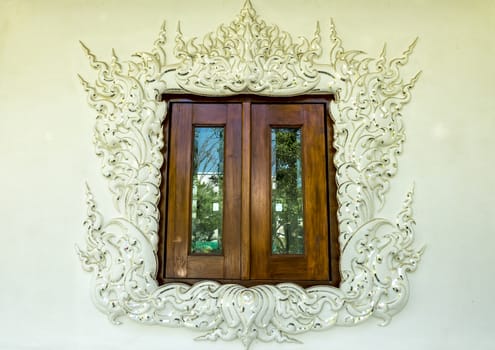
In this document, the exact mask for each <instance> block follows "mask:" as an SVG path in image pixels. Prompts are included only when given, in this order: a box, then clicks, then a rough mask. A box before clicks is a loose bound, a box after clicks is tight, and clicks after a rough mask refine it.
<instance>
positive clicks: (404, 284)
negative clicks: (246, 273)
mask: <svg viewBox="0 0 495 350" xmlns="http://www.w3.org/2000/svg"><path fill="white" fill-rule="evenodd" d="M165 38H166V35H165V26H163V28H162V30H161V32H160V34H159V38H158V40H157V41H156V42H155V45H154V47H153V49H152V50H151V52H149V53H147V52H140V53H137V54H136V55H135V59H133V60H130V61H121V60H120V59H119V58H118V57H117V56H116V54H115V53H113V55H112V59H111V60H110V62H103V61H100V60H98V59H97V58H96V56H95V55H94V54H93V53H92V52H91V51H90V50H89V49H88V48H87V47H86V46H84V45H83V49H84V51H85V53H86V54H87V56H88V57H89V61H90V64H91V66H92V68H94V69H95V70H96V72H97V74H98V76H97V79H96V81H95V82H94V83H89V82H87V81H85V80H84V79H83V78H81V82H82V85H83V87H84V89H85V90H86V91H87V93H88V101H89V104H90V106H91V107H92V108H94V109H95V111H96V114H97V116H96V126H95V134H94V143H95V146H96V153H97V155H98V156H99V157H100V158H101V160H102V163H101V165H102V172H103V175H104V176H105V177H106V178H107V179H108V184H109V190H110V192H111V194H112V197H113V199H114V204H115V207H116V209H117V210H118V213H119V215H118V216H117V217H113V218H106V217H105V218H104V217H103V214H102V213H100V212H99V211H98V209H97V206H96V203H95V199H94V196H93V194H92V193H91V191H90V189H89V187H88V189H87V204H88V214H87V220H86V223H85V225H86V228H87V234H86V245H85V246H84V247H82V248H78V253H79V255H80V258H81V261H82V265H83V267H84V268H85V269H86V270H88V271H92V273H93V276H94V280H93V282H92V285H91V288H92V292H93V299H94V302H95V304H96V306H97V307H98V309H100V310H101V311H102V312H104V313H105V314H107V315H108V317H109V318H110V319H111V320H112V321H113V322H119V321H120V319H122V318H126V317H127V318H130V319H132V320H135V321H138V322H141V323H145V324H161V325H165V326H171V327H188V328H191V329H194V330H197V331H200V332H202V335H200V336H199V337H198V339H208V340H216V339H223V340H232V339H240V340H241V341H242V343H243V344H244V345H245V346H246V347H249V346H250V345H251V344H252V342H253V341H254V340H261V341H277V342H286V341H297V340H296V338H295V337H294V336H295V335H297V334H300V333H302V332H307V331H310V330H320V329H325V328H329V327H332V326H337V325H338V326H352V325H356V324H358V323H360V322H362V321H364V320H366V319H368V318H370V317H375V318H378V319H380V320H381V323H382V324H387V323H388V322H389V321H390V319H391V317H392V316H393V315H395V314H396V313H397V312H399V311H400V310H401V309H402V308H403V307H404V305H405V304H406V302H407V299H408V294H409V284H408V279H407V273H408V272H412V271H414V270H415V269H416V266H417V263H418V262H419V260H420V256H421V250H419V249H418V248H417V247H415V244H414V233H413V225H414V220H413V217H412V209H411V202H412V194H413V193H412V190H411V191H409V192H408V193H407V197H406V200H405V202H404V205H403V207H402V209H400V210H399V213H398V215H397V218H396V219H395V222H394V221H389V220H386V219H382V218H378V217H376V215H377V211H378V210H379V209H380V208H381V206H382V205H383V203H384V201H385V193H386V192H387V190H388V188H389V181H390V179H391V178H392V177H393V176H394V175H395V174H396V172H397V168H398V159H397V158H398V156H399V154H400V153H401V151H402V145H403V143H404V139H405V134H404V126H403V123H402V116H401V114H400V111H401V109H402V107H403V106H404V104H406V103H407V102H408V101H409V100H410V90H411V89H412V88H413V86H414V84H415V82H416V80H417V78H418V76H415V77H413V78H412V79H411V80H409V81H406V82H404V80H403V77H402V76H401V71H400V68H401V66H402V65H405V64H406V63H407V61H408V57H409V55H410V54H411V53H412V50H413V48H414V45H415V43H413V44H412V45H411V46H410V47H409V48H408V49H407V50H406V51H405V52H404V54H403V55H402V56H400V57H398V58H395V59H392V60H389V59H387V57H386V55H385V50H383V52H382V54H381V55H380V56H379V57H378V58H371V57H368V56H367V55H365V54H364V53H360V52H357V51H346V50H345V49H344V48H343V47H342V45H341V41H340V39H339V38H338V36H337V34H336V31H335V28H334V25H333V23H332V26H331V32H330V45H331V51H330V57H328V58H326V59H321V57H320V56H321V52H322V51H321V48H320V40H321V39H320V30H319V27H318V26H317V29H316V33H315V36H314V38H312V39H311V40H309V39H304V38H303V39H301V41H300V42H298V43H294V42H293V40H292V38H291V36H290V35H289V34H288V33H286V32H283V31H281V30H280V29H279V28H278V27H277V26H273V25H266V24H265V22H264V21H262V20H261V19H260V18H259V16H258V15H257V14H256V12H255V11H254V9H253V7H252V5H251V4H250V2H249V1H248V2H246V4H245V5H244V7H243V9H242V10H241V12H240V14H239V16H238V17H237V18H236V19H235V20H234V21H233V22H232V23H230V24H227V25H221V26H220V27H219V28H218V29H217V30H216V31H214V32H212V33H210V34H207V35H206V36H205V37H204V39H203V40H202V42H201V43H200V44H197V43H196V42H195V41H194V40H185V39H184V38H183V35H182V34H181V33H180V31H179V33H178V36H177V39H176V45H175V53H176V56H177V58H178V62H174V63H173V64H167V62H166V60H165V54H164V47H165V44H166V43H165ZM317 59H321V61H317ZM171 75H172V79H174V80H175V81H176V83H177V85H178V86H180V91H182V92H184V93H195V94H201V95H210V96H225V95H233V94H238V93H251V94H259V95H267V96H289V95H297V94H311V93H321V92H326V93H334V94H336V97H337V98H336V100H335V101H334V102H332V104H331V117H332V119H333V122H334V130H335V135H334V147H335V148H336V155H335V165H336V168H337V175H336V177H337V185H338V200H339V210H338V220H339V229H340V234H339V240H340V245H341V255H342V257H341V267H340V269H341V274H342V283H341V286H340V288H335V287H330V286H316V287H311V288H307V289H304V288H301V287H299V286H297V285H294V284H291V283H284V284H279V285H262V286H256V287H252V288H246V287H243V286H239V285H231V284H230V285H221V284H218V283H216V282H213V281H204V282H201V283H198V284H195V285H193V286H189V285H185V284H179V283H169V284H165V285H162V286H158V283H157V282H156V279H155V278H156V272H157V264H156V254H157V243H158V234H157V232H158V223H159V210H158V207H157V206H158V202H159V196H160V191H159V185H160V181H161V173H160V168H161V166H162V164H163V161H164V159H163V156H162V148H163V145H164V140H163V136H162V122H163V118H164V116H165V115H166V113H165V112H166V108H167V106H166V104H165V103H164V102H160V101H159V96H160V95H161V94H162V93H165V92H168V91H170V90H171V89H170V88H168V87H167V83H166V81H167V77H170V76H171ZM176 91H177V90H176V89H174V92H176ZM165 161H166V160H165Z"/></svg>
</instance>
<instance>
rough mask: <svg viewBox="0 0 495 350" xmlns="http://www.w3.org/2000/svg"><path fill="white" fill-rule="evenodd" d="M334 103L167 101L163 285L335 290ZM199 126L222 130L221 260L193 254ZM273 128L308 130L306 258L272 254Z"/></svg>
mask: <svg viewBox="0 0 495 350" xmlns="http://www.w3.org/2000/svg"><path fill="white" fill-rule="evenodd" d="M331 98H332V96H318V95H312V96H303V97H290V98H288V97H284V98H277V99H275V98H267V97H258V96H251V95H239V96H234V97H227V98H209V97H199V96H192V95H167V96H164V99H165V100H166V101H167V103H168V104H169V114H168V115H167V118H166V122H165V123H164V135H165V138H164V139H165V140H167V138H168V142H166V143H165V146H164V157H165V159H166V160H168V161H166V162H165V163H164V168H163V173H162V176H163V177H162V179H163V183H162V186H161V191H162V198H161V201H160V212H161V213H160V214H161V219H160V230H159V233H160V242H159V245H158V253H159V257H158V258H159V264H160V266H159V275H158V280H159V282H161V283H165V282H172V281H181V282H186V283H195V282H197V281H200V280H201V279H212V280H217V281H220V282H223V283H240V284H244V285H246V286H252V285H256V284H267V283H280V282H284V281H291V282H295V283H298V284H300V285H302V286H310V285H317V284H327V285H328V284H331V285H338V284H339V282H340V271H339V252H340V250H339V246H338V225H337V219H336V213H337V199H336V184H335V167H334V165H333V154H334V150H333V148H332V139H333V129H332V121H331V120H330V118H329V117H328V116H329V110H328V104H329V101H330V99H331ZM198 125H199V126H219V125H222V126H224V127H225V154H224V159H225V163H224V166H225V168H224V169H225V175H224V213H223V218H224V222H223V230H222V231H223V253H222V254H221V255H197V254H195V255H191V254H190V253H189V251H190V230H191V228H190V226H191V221H190V220H191V191H192V184H191V176H192V173H191V171H192V169H191V167H192V140H193V130H194V129H193V128H194V126H198ZM272 126H275V127H293V126H299V127H301V128H302V135H303V136H302V139H303V141H302V158H303V159H302V164H303V193H304V204H303V207H304V213H303V215H304V230H305V234H306V239H305V253H304V254H303V255H272V254H271V232H270V231H271V216H270V212H271V192H270V191H271V168H270V149H271V143H270V142H271V136H270V128H271V127H272ZM168 136H169V137H168Z"/></svg>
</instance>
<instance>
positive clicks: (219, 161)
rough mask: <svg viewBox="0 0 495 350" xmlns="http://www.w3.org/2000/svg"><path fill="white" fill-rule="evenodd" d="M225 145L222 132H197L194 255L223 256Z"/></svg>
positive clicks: (194, 186) (194, 166)
mask: <svg viewBox="0 0 495 350" xmlns="http://www.w3.org/2000/svg"><path fill="white" fill-rule="evenodd" d="M223 144H224V143H223V128H208V127H197V128H195V134H194V156H193V178H192V185H193V198H192V230H191V231H192V242H191V252H192V253H199V254H220V253H221V252H222V216H223V215H222V214H223V149H224V147H223Z"/></svg>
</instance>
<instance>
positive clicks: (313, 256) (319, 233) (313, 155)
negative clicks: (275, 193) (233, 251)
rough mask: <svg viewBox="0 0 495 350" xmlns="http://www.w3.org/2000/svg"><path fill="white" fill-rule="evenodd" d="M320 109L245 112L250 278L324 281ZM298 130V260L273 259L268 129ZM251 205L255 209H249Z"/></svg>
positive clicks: (271, 107) (278, 107) (269, 107)
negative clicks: (248, 149) (300, 191)
mask: <svg viewBox="0 0 495 350" xmlns="http://www.w3.org/2000/svg"><path fill="white" fill-rule="evenodd" d="M324 111H325V109H324V106H323V105H322V104H253V105H252V107H251V121H252V123H251V129H252V140H251V143H252V157H251V167H252V171H251V202H252V203H253V204H252V206H251V232H252V238H251V278H252V279H261V280H266V279H277V280H284V279H286V280H328V278H329V272H328V207H327V193H328V192H327V180H326V179H327V177H326V176H327V174H326V168H327V166H326V164H327V163H326V135H325V115H324ZM273 127H276V128H279V127H290V128H296V127H300V128H301V129H302V169H303V194H304V196H303V203H304V205H303V208H304V209H303V218H304V236H305V239H304V246H305V247H304V254H301V255H274V254H272V245H271V214H270V213H271V211H272V203H271V198H272V196H271V158H270V157H271V137H270V133H271V129H272V128H273ZM254 203H256V205H254Z"/></svg>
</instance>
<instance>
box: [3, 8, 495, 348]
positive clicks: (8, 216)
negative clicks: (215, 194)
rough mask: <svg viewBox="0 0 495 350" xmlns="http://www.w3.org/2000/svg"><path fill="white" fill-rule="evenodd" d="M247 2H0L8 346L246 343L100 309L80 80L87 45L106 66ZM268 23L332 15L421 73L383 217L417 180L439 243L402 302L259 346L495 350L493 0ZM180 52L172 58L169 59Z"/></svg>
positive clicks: (353, 40)
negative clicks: (89, 239)
mask: <svg viewBox="0 0 495 350" xmlns="http://www.w3.org/2000/svg"><path fill="white" fill-rule="evenodd" d="M241 1H242V0H235V1H230V0H209V1H207V2H206V1H200V0H195V1H191V0H187V1H186V0H183V1H172V0H160V1H158V0H156V1H151V0H149V1H123V0H118V1H117V0H115V1H114V0H112V1H97V0H86V1H83V0H80V1H62V0H56V1H55V0H54V1H48V0H47V1H35V0H31V1H28V0H24V1H22V0H2V1H1V2H0V161H1V163H0V164H1V168H0V180H1V181H0V349H96V350H98V349H119V350H125V349H136V348H139V349H175V348H183V349H192V348H194V349H214V348H215V349H231V348H234V349H241V348H242V347H241V345H240V343H239V342H234V343H217V344H213V343H196V342H194V341H193V340H192V338H193V337H194V336H195V334H194V333H192V332H191V331H186V330H182V329H167V328H159V327H143V326H139V325H135V324H133V323H130V322H126V323H125V324H124V325H123V326H120V327H116V326H113V325H111V324H110V323H109V322H108V321H107V320H106V318H105V316H103V315H102V314H100V313H99V312H98V311H97V310H96V309H95V308H94V307H93V305H92V304H91V300H90V295H89V279H90V275H89V274H86V273H83V271H82V270H81V268H80V265H79V261H78V259H77V257H76V254H75V251H74V244H75V243H82V242H83V234H84V231H83V227H82V221H83V219H84V213H85V207H84V183H85V181H88V182H89V183H91V185H92V187H93V188H94V191H95V193H101V194H99V198H98V200H99V202H100V203H102V205H103V206H104V205H107V206H108V209H109V208H111V206H109V204H105V203H109V198H108V197H107V196H106V195H105V182H104V181H103V180H102V179H101V176H100V174H99V167H98V166H99V163H98V161H97V159H96V157H95V156H94V155H93V147H92V144H91V138H92V135H91V133H92V126H93V118H94V113H93V111H92V110H90V109H89V107H87V104H86V97H85V94H84V92H83V89H82V88H81V87H80V85H79V83H78V80H77V78H76V74H77V73H82V74H83V75H84V76H85V77H87V78H88V79H92V78H93V77H94V75H93V74H92V72H91V71H90V69H89V68H88V65H87V62H86V58H85V56H84V55H83V53H82V51H81V49H80V47H79V44H78V40H79V39H81V40H83V41H84V42H85V43H87V44H88V45H89V46H90V47H91V48H92V49H93V50H94V52H96V53H97V54H98V55H99V56H100V57H103V58H105V59H107V58H108V57H109V55H110V48H111V47H115V48H116V49H117V52H118V54H119V56H120V57H121V58H126V57H128V55H129V54H130V53H132V52H133V51H138V50H147V49H149V48H150V47H151V44H152V42H153V41H154V40H155V38H156V35H157V33H158V29H159V27H160V25H161V23H162V21H163V20H164V19H167V21H168V28H169V33H170V34H169V44H170V45H171V44H173V35H174V31H175V26H176V22H177V20H178V19H181V21H182V28H183V32H184V34H185V35H186V36H190V35H193V34H196V33H197V34H200V33H202V32H204V31H207V30H211V29H213V28H215V27H216V25H217V24H219V23H221V22H227V21H230V20H231V19H232V18H233V16H234V15H235V14H237V13H238V11H239V9H240V8H241V6H242V3H241ZM253 2H254V6H255V8H256V9H257V10H258V13H259V14H261V15H262V16H263V17H264V19H265V20H267V22H270V23H276V24H278V25H280V26H281V27H282V28H283V29H286V30H288V31H290V32H291V33H293V34H295V35H298V34H302V35H310V34H311V33H312V32H313V30H314V22H315V20H320V21H322V30H323V33H322V34H323V39H324V40H325V39H326V38H327V33H328V19H329V18H330V17H333V18H334V20H335V22H336V25H337V29H338V31H339V33H340V35H341V37H342V38H343V41H344V45H345V47H346V48H349V49H350V48H355V49H364V50H366V51H368V52H369V53H372V54H376V55H378V54H379V52H380V50H381V46H382V44H383V42H384V41H387V42H388V43H389V45H388V51H389V52H390V53H391V54H399V53H400V52H401V51H402V49H405V48H406V47H407V45H408V44H409V43H410V42H411V41H412V40H413V39H414V38H415V37H416V36H419V38H420V41H419V43H418V47H417V49H416V51H415V54H414V56H413V58H412V60H411V62H410V65H409V66H410V68H408V71H410V72H411V74H412V73H414V72H415V71H416V70H419V69H422V70H423V75H422V77H421V80H420V82H419V83H418V84H417V86H416V87H415V89H414V91H413V100H412V102H411V103H410V104H409V105H408V106H406V108H405V110H404V114H405V116H406V118H405V123H406V130H407V135H408V140H407V142H406V145H405V153H404V155H403V156H402V158H401V163H400V168H399V175H398V176H397V177H396V178H395V179H394V181H393V182H392V190H391V192H390V194H389V205H388V206H387V207H386V208H385V209H384V212H383V215H386V216H389V215H390V216H391V215H393V214H395V211H396V209H398V208H399V206H400V204H401V202H402V197H403V194H404V193H405V192H406V191H407V189H408V188H409V186H410V184H411V183H412V182H413V181H414V183H415V185H416V195H415V206H414V208H415V214H416V218H417V222H418V225H417V232H418V234H417V238H418V240H419V241H422V242H424V243H425V244H426V245H427V250H426V253H425V255H424V258H423V260H422V262H421V264H420V266H419V269H418V271H417V272H416V273H415V274H413V275H411V285H412V294H411V298H410V302H409V304H408V306H407V307H406V309H405V310H404V311H403V312H402V313H401V314H399V315H398V316H397V317H395V319H394V320H393V322H392V323H391V325H389V326H388V327H386V328H381V327H378V326H377V325H376V322H374V321H370V322H367V323H365V324H362V325H360V326H359V327H356V328H335V329H332V330H330V331H326V332H323V333H310V334H306V335H303V336H301V337H300V338H301V340H302V341H304V344H302V345H291V344H289V345H284V346H281V345H279V344H255V345H254V349H275V348H277V349H278V348H284V349H288V350H289V349H318V348H320V349H323V348H324V349H327V348H328V349H450V350H456V349H467V348H471V349H494V348H495V336H494V335H493V322H492V319H493V315H494V314H495V302H494V298H493V296H492V295H493V293H494V289H495V279H494V272H493V265H494V262H495V261H494V260H495V254H494V252H493V249H494V243H495V224H494V218H495V204H494V202H493V201H494V200H493V198H495V176H494V174H493V172H494V171H495V142H494V141H493V138H492V135H493V133H494V132H495V116H494V111H495V98H494V97H493V91H494V88H493V82H494V81H495V65H494V64H493V57H495V39H494V38H495V2H493V1H491V0H485V1H483V0H462V1H461V0H450V1H448V0H439V1H426V0H407V1H406V0H400V1H390V0H375V1H366V0H359V1H342V0H340V1H336V0H305V1H297V0H272V1H269V2H268V1H261V0H253ZM169 57H170V59H171V56H169Z"/></svg>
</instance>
